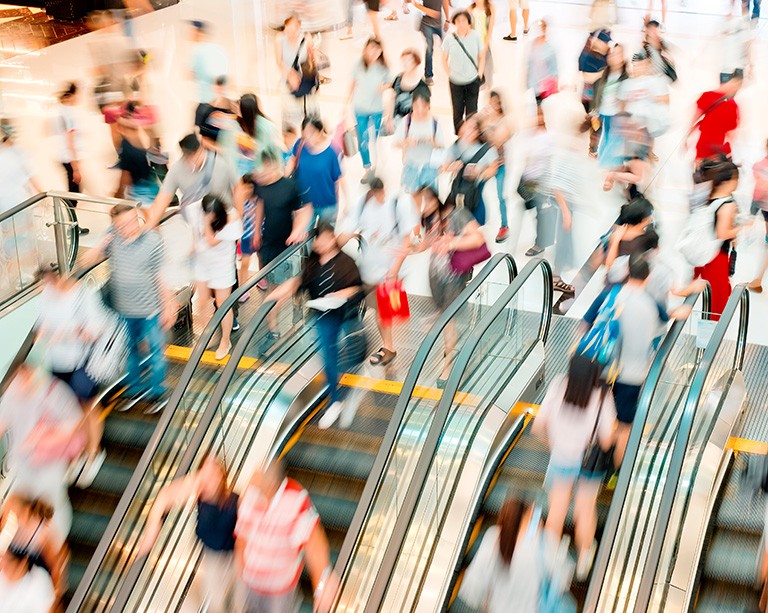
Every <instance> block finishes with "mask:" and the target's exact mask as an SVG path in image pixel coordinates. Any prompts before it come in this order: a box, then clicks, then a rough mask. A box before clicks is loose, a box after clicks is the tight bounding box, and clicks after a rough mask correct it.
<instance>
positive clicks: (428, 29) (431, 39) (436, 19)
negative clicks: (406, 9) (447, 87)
mask: <svg viewBox="0 0 768 613" xmlns="http://www.w3.org/2000/svg"><path fill="white" fill-rule="evenodd" d="M413 6H414V7H415V8H416V9H417V10H419V11H421V12H422V13H423V15H422V17H421V24H420V25H419V31H420V32H421V34H422V35H423V36H424V40H425V41H426V43H427V48H426V53H425V54H424V79H425V81H426V83H427V85H429V86H430V87H431V86H432V84H433V83H434V78H435V73H434V65H433V59H432V58H433V55H434V50H435V38H437V39H439V40H441V41H442V40H443V18H445V19H448V18H449V17H450V15H451V4H450V0H421V2H416V3H414V5H413ZM446 28H447V23H446Z"/></svg>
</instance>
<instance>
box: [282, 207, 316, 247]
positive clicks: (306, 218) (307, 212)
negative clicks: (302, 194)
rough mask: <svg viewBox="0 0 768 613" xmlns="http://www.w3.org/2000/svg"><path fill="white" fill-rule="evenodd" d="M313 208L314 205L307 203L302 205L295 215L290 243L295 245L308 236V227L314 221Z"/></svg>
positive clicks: (289, 238)
mask: <svg viewBox="0 0 768 613" xmlns="http://www.w3.org/2000/svg"><path fill="white" fill-rule="evenodd" d="M312 214H313V208H312V205H310V204H307V205H304V206H303V207H301V208H300V209H299V210H298V211H296V213H295V214H294V215H293V229H292V230H291V235H290V236H289V237H288V244H289V245H295V244H296V243H300V242H301V241H303V240H304V239H305V238H307V228H309V224H310V223H312Z"/></svg>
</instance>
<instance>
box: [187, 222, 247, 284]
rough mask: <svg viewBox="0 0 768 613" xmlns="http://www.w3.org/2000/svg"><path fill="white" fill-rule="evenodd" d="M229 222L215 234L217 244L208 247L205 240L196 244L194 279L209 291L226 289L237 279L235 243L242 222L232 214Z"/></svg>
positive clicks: (239, 234)
mask: <svg viewBox="0 0 768 613" xmlns="http://www.w3.org/2000/svg"><path fill="white" fill-rule="evenodd" d="M229 219H230V221H228V222H227V225H226V226H224V227H223V228H222V229H221V230H219V231H218V232H217V233H216V238H217V239H219V243H217V244H216V245H213V246H211V245H209V244H208V241H207V240H206V239H205V238H202V239H200V241H199V242H198V243H197V253H196V256H195V278H196V279H197V280H198V281H200V282H201V283H205V284H206V285H207V286H208V288H209V289H228V288H230V287H232V286H233V285H234V284H235V281H236V279H237V264H236V262H235V257H236V253H237V241H238V240H240V237H241V236H242V235H243V222H242V220H241V219H240V217H238V216H237V215H236V214H235V213H234V212H232V213H230V217H229Z"/></svg>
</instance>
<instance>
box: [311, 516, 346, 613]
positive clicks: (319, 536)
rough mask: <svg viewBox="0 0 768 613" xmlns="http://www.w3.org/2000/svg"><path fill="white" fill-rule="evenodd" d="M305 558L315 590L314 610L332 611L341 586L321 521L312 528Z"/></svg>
mask: <svg viewBox="0 0 768 613" xmlns="http://www.w3.org/2000/svg"><path fill="white" fill-rule="evenodd" d="M304 558H305V560H306V563H307V572H308V573H309V578H310V580H311V581H312V588H313V590H314V600H315V604H314V611H315V613H325V612H326V611H330V608H331V605H332V604H333V599H334V597H335V596H336V591H337V590H338V588H339V580H338V577H336V575H335V574H334V573H333V567H332V566H331V552H330V548H329V547H328V539H327V538H326V537H325V532H323V528H322V526H321V525H320V522H318V523H317V525H316V526H315V528H314V530H312V534H311V535H310V537H309V541H307V545H306V547H305V548H304Z"/></svg>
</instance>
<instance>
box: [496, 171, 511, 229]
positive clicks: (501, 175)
mask: <svg viewBox="0 0 768 613" xmlns="http://www.w3.org/2000/svg"><path fill="white" fill-rule="evenodd" d="M506 176H507V165H506V164H502V165H501V166H499V169H498V170H497V171H496V193H497V194H498V196H499V213H500V214H501V227H502V228H508V227H509V219H508V218H507V201H506V200H505V199H504V179H505V178H506Z"/></svg>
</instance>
